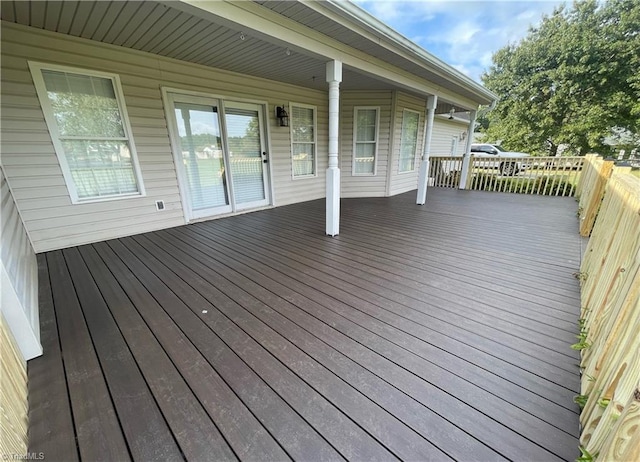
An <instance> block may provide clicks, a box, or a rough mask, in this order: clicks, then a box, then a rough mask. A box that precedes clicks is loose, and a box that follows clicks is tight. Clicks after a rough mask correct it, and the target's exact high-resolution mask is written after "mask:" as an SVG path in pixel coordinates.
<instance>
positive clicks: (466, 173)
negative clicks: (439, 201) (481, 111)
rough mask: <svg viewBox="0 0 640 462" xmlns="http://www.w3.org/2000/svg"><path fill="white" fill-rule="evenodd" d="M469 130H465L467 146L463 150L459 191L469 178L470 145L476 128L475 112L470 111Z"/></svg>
mask: <svg viewBox="0 0 640 462" xmlns="http://www.w3.org/2000/svg"><path fill="white" fill-rule="evenodd" d="M469 119H470V120H469V129H468V130H467V145H466V146H465V148H464V157H463V158H462V172H460V184H459V185H458V188H459V189H466V187H467V178H468V177H469V168H470V167H471V162H470V161H471V144H472V143H473V131H474V130H475V128H476V111H471V114H470V118H469Z"/></svg>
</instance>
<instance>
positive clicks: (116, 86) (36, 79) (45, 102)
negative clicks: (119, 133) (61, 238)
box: [28, 61, 146, 204]
mask: <svg viewBox="0 0 640 462" xmlns="http://www.w3.org/2000/svg"><path fill="white" fill-rule="evenodd" d="M28 64H29V69H30V70H31V77H32V78H33V83H34V85H35V87H36V93H37V95H38V99H39V100H40V106H41V107H42V112H43V113H44V118H45V122H46V123H47V128H48V129H49V134H50V135H51V141H52V142H53V147H54V149H55V151H56V155H57V157H58V162H59V163H60V168H61V169H62V175H63V176H64V180H65V183H66V185H67V189H68V191H69V196H70V197H71V203H72V204H88V203H94V202H107V201H113V200H122V199H133V198H139V197H144V196H146V191H145V188H144V183H143V181H142V171H141V169H140V164H139V162H138V153H137V151H136V147H135V143H134V141H133V134H132V131H131V124H130V123H129V114H128V113H127V107H126V104H125V98H124V93H123V92H122V85H121V84H120V77H119V76H118V75H117V74H112V73H108V72H100V71H95V70H91V69H82V68H78V67H69V66H61V65H58V64H48V63H40V62H34V61H29V62H28ZM43 70H51V71H60V72H69V73H74V74H80V75H87V76H91V77H101V78H105V79H110V80H111V82H112V83H113V90H114V93H115V95H116V102H117V103H118V108H119V110H120V117H121V119H122V128H123V130H124V135H125V138H126V140H127V143H128V144H129V151H130V152H131V163H132V165H133V171H134V175H135V178H136V181H137V184H138V192H137V193H131V194H118V195H112V196H104V197H91V198H87V199H81V198H79V197H78V191H77V189H76V185H75V182H74V181H73V176H72V175H71V169H70V168H69V164H68V162H67V158H66V156H65V153H64V148H63V147H62V142H61V141H60V134H59V132H58V124H57V123H56V120H55V116H54V112H53V108H52V107H51V101H50V100H49V97H48V96H47V89H46V86H45V83H44V78H43V77H42V71H43Z"/></svg>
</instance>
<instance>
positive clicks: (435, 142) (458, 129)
mask: <svg viewBox="0 0 640 462" xmlns="http://www.w3.org/2000/svg"><path fill="white" fill-rule="evenodd" d="M468 128H469V124H464V123H461V122H454V121H449V120H443V119H440V118H436V119H435V120H434V122H433V133H432V134H431V155H432V156H450V155H451V139H452V138H453V137H454V136H455V137H456V138H458V148H457V149H456V152H455V155H457V156H461V155H463V154H464V148H465V145H466V139H465V140H460V135H461V134H462V133H463V132H466V131H467V129H468Z"/></svg>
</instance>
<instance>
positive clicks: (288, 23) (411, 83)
mask: <svg viewBox="0 0 640 462" xmlns="http://www.w3.org/2000/svg"><path fill="white" fill-rule="evenodd" d="M163 3H166V4H167V5H168V6H171V7H172V8H177V9H180V10H182V11H185V12H187V13H189V14H192V15H194V16H196V17H199V18H203V19H206V20H210V21H212V22H214V23H217V24H221V25H224V26H227V27H230V28H232V29H237V30H239V31H240V30H244V31H246V32H247V33H249V34H251V35H252V36H254V37H256V38H260V39H262V40H264V41H266V42H269V43H273V44H275V45H278V46H282V47H283V48H285V47H289V48H292V49H296V48H298V49H302V50H304V52H306V53H307V54H310V55H312V56H313V55H316V56H318V57H319V58H324V59H326V60H327V61H330V60H337V61H341V62H342V63H343V64H344V65H345V66H348V67H351V68H354V69H357V70H359V71H361V72H363V73H366V74H369V75H371V76H374V77H376V78H378V79H381V80H386V81H387V82H393V83H394V84H396V85H398V86H399V87H403V88H405V89H407V90H409V91H413V92H417V93H421V94H424V95H438V96H440V97H443V98H445V99H446V100H447V101H451V102H452V103H454V104H456V105H457V106H460V107H465V108H469V109H471V108H476V107H477V106H478V101H474V100H472V99H470V98H466V97H464V96H461V95H458V94H456V93H455V92H452V91H451V90H449V89H447V88H444V87H441V86H440V85H436V84H434V83H432V82H429V81H428V80H426V79H423V78H420V77H419V76H417V75H415V74H412V73H411V72H408V71H405V70H403V69H400V68H398V67H396V66H393V65H391V64H389V63H386V62H385V61H383V60H381V59H379V58H376V57H375V56H371V55H365V54H364V53H362V52H361V51H359V50H357V49H355V48H352V47H349V46H348V45H345V44H344V43H342V42H340V41H338V40H335V39H332V38H330V37H327V36H326V35H324V34H321V33H320V32H317V31H315V30H313V29H310V28H308V27H306V26H304V25H302V24H300V23H298V22H296V21H294V20H291V19H289V18H286V17H284V16H282V15H280V14H278V13H275V12H273V11H271V10H269V9H268V8H264V7H262V6H260V5H258V4H256V3H254V2H250V1H226V0H225V1H219V0H181V1H179V2H175V1H164V2H163ZM329 19H330V18H329Z"/></svg>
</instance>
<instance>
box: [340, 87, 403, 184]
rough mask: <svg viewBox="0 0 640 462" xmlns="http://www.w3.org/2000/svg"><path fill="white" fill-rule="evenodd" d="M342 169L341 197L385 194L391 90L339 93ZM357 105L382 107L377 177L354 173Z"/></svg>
mask: <svg viewBox="0 0 640 462" xmlns="http://www.w3.org/2000/svg"><path fill="white" fill-rule="evenodd" d="M340 99H341V101H340V102H341V111H340V126H341V127H342V129H341V133H340V138H341V139H340V141H341V147H340V169H341V173H342V175H341V183H342V184H341V195H342V197H373V196H384V195H385V194H386V186H387V169H388V165H389V151H390V150H389V146H390V134H391V105H392V92H390V91H375V92H374V91H345V92H342V93H341V95H340ZM355 106H376V107H379V108H380V125H379V127H378V159H377V171H376V175H375V176H353V171H352V160H353V110H354V107H355Z"/></svg>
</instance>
